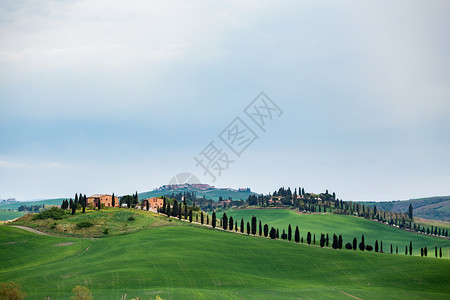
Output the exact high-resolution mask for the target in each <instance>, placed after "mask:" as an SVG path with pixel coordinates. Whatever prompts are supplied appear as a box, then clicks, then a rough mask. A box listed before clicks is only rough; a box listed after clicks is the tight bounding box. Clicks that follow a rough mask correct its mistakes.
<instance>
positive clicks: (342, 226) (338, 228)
mask: <svg viewBox="0 0 450 300" xmlns="http://www.w3.org/2000/svg"><path fill="white" fill-rule="evenodd" d="M226 213H227V215H228V217H230V216H233V218H234V220H237V221H238V226H240V220H241V218H244V221H251V218H252V216H256V217H257V220H258V223H259V220H261V221H262V224H263V226H264V224H266V223H267V224H268V225H269V226H273V227H275V228H279V229H280V235H281V232H282V230H283V229H286V232H287V227H288V226H289V224H291V226H292V230H293V233H294V230H295V226H299V230H300V235H301V236H302V237H304V239H305V240H306V234H307V232H308V231H310V232H311V234H315V235H316V243H317V244H318V243H319V242H318V241H319V239H320V233H324V234H326V233H328V234H329V235H330V239H332V236H333V234H336V235H339V234H341V235H342V237H343V240H344V245H345V243H347V242H351V241H352V240H353V238H354V237H356V238H357V239H358V242H359V241H360V239H361V235H363V234H364V237H365V242H366V244H370V245H372V246H373V245H374V244H375V240H378V242H379V243H380V241H383V250H384V252H387V251H390V245H391V244H392V245H393V247H394V252H395V247H396V246H398V248H399V253H404V252H405V246H406V245H409V241H412V243H413V254H414V255H420V248H422V247H428V249H429V251H428V252H429V255H430V254H432V255H434V247H435V246H437V247H438V248H439V247H442V251H443V256H445V257H448V255H449V254H448V251H449V250H450V241H449V240H447V239H443V238H437V237H433V236H428V235H423V234H417V233H413V232H407V231H405V230H400V229H398V228H394V227H392V226H388V225H386V224H382V223H379V222H374V221H371V220H367V219H363V218H358V217H354V216H346V215H334V214H299V213H297V212H296V211H294V210H288V209H242V210H229V211H226ZM221 217H222V213H218V214H217V218H218V219H219V218H221ZM431 250H432V251H431Z"/></svg>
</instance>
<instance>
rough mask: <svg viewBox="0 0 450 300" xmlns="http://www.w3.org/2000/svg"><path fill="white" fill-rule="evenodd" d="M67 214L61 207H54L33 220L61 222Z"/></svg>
mask: <svg viewBox="0 0 450 300" xmlns="http://www.w3.org/2000/svg"><path fill="white" fill-rule="evenodd" d="M65 214H66V212H65V211H64V209H61V208H59V207H52V208H50V209H48V210H45V211H43V212H41V213H38V214H37V215H35V216H34V217H33V220H38V219H41V220H43V219H53V220H61V219H62V218H64V216H65Z"/></svg>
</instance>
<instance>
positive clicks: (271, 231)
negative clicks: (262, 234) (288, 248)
mask: <svg viewBox="0 0 450 300" xmlns="http://www.w3.org/2000/svg"><path fill="white" fill-rule="evenodd" d="M266 225H267V224H266ZM270 238H271V239H273V240H274V239H276V238H277V232H276V230H275V228H273V227H272V228H270Z"/></svg>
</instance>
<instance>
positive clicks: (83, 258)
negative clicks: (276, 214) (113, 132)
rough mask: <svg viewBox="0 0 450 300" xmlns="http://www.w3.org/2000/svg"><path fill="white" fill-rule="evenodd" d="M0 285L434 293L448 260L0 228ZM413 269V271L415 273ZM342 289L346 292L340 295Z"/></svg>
mask: <svg viewBox="0 0 450 300" xmlns="http://www.w3.org/2000/svg"><path fill="white" fill-rule="evenodd" d="M0 244H1V245H2V247H0V257H1V260H0V282H5V281H10V280H13V281H16V282H18V283H19V284H20V285H22V287H23V290H24V291H25V292H27V293H28V294H29V297H28V298H27V299H43V298H44V297H46V296H51V298H55V299H58V298H59V299H62V298H64V299H67V298H69V297H70V295H71V289H72V288H73V287H75V286H77V285H82V286H87V287H88V288H89V289H90V290H91V291H92V292H93V296H94V299H120V298H121V297H122V296H123V295H125V294H126V295H127V298H129V299H131V298H133V297H141V298H144V299H148V298H150V299H155V297H156V296H157V295H158V296H160V297H162V298H163V299H174V298H175V299H180V298H183V299H192V298H197V299H198V298H207V299H242V298H245V299H283V298H286V299H292V298H298V297H301V298H312V299H323V298H333V299H334V298H337V299H349V296H348V295H352V296H354V297H358V298H362V299H387V298H389V299H405V298H408V299H420V298H427V299H443V298H446V297H448V295H449V294H450V287H449V285H448V284H447V283H448V282H449V280H450V273H449V272H448V270H449V269H450V261H449V260H446V259H433V258H421V257H410V256H405V255H386V254H384V255H383V254H376V253H367V252H359V251H351V250H331V249H322V248H318V247H312V246H305V245H299V244H295V243H292V242H291V243H288V242H284V241H278V240H269V239H263V238H257V237H249V236H243V235H237V234H233V233H227V232H220V231H217V230H211V229H204V228H195V227H192V226H169V227H167V226H166V227H158V228H152V229H147V230H143V231H140V232H137V233H133V234H129V235H124V236H116V237H111V238H104V239H96V240H88V239H74V238H61V237H53V236H41V235H33V234H32V233H29V232H25V231H23V230H20V229H16V228H10V227H6V226H0ZM419 270H420V271H419ZM345 293H346V294H345Z"/></svg>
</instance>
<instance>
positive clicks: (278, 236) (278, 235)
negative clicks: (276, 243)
mask: <svg viewBox="0 0 450 300" xmlns="http://www.w3.org/2000/svg"><path fill="white" fill-rule="evenodd" d="M279 238H280V232H279V231H278V228H277V239H279Z"/></svg>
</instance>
